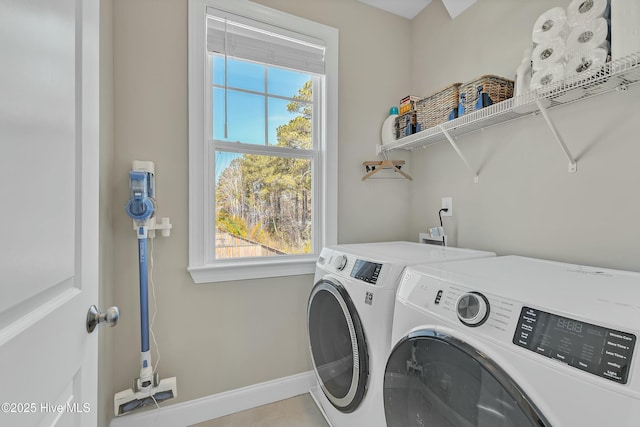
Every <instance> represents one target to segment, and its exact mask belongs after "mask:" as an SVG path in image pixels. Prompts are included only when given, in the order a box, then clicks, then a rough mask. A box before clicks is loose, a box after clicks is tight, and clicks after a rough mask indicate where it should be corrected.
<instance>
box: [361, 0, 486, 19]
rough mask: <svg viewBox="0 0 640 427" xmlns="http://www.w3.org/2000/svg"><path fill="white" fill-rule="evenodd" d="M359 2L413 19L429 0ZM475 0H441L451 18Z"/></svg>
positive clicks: (365, 0) (362, 0)
mask: <svg viewBox="0 0 640 427" xmlns="http://www.w3.org/2000/svg"><path fill="white" fill-rule="evenodd" d="M358 1H359V2H360V3H366V4H368V5H370V6H373V7H377V8H378V9H382V10H386V11H387V12H390V13H393V14H395V15H399V16H402V17H405V18H407V19H413V18H415V16H416V15H417V14H419V13H420V12H422V9H424V8H425V7H427V6H428V5H429V3H431V0H358ZM476 1H477V0H442V3H443V4H444V7H446V8H447V12H449V16H451V19H453V18H455V17H456V16H458V15H460V14H461V13H462V12H464V11H465V10H467V9H468V8H469V7H470V6H471V5H472V4H474V3H475V2H476Z"/></svg>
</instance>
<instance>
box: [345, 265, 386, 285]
mask: <svg viewBox="0 0 640 427" xmlns="http://www.w3.org/2000/svg"><path fill="white" fill-rule="evenodd" d="M381 269H382V264H377V263H375V262H370V261H364V260H361V259H357V260H356V263H355V265H354V266H353V269H352V270H351V277H354V278H356V279H359V280H363V281H365V282H367V283H371V284H374V285H375V284H376V282H377V281H378V275H379V274H380V270H381Z"/></svg>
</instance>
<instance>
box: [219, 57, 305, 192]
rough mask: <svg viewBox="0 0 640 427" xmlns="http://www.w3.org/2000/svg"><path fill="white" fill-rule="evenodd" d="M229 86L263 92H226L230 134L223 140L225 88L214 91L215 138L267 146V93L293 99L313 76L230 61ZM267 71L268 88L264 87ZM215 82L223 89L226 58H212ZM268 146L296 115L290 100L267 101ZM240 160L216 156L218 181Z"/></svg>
mask: <svg viewBox="0 0 640 427" xmlns="http://www.w3.org/2000/svg"><path fill="white" fill-rule="evenodd" d="M227 65H228V72H227V79H228V81H227V86H228V88H234V87H235V88H241V89H245V90H249V91H255V92H260V93H261V94H262V95H258V94H252V93H246V92H239V91H234V90H227V131H228V137H227V138H225V137H224V114H225V113H224V101H225V100H224V88H218V87H215V88H213V123H214V129H213V138H214V139H218V140H223V141H230V142H235V141H241V142H245V143H250V144H260V145H264V144H266V141H265V96H264V93H265V90H266V92H267V93H268V94H269V95H279V96H286V97H293V96H294V95H297V93H298V89H300V88H301V87H302V86H303V85H304V83H305V82H306V81H308V80H309V79H310V78H311V76H310V75H309V74H304V73H299V72H295V71H290V70H285V69H282V68H277V67H268V66H265V65H261V64H256V63H251V62H245V61H237V60H234V59H231V58H228V59H227ZM265 69H266V72H267V79H266V81H267V86H268V87H267V88H265ZM213 83H214V84H215V85H221V86H224V57H223V56H218V55H215V56H214V57H213ZM267 103H268V111H269V116H268V119H267V120H268V135H267V138H268V144H270V145H274V144H276V143H277V142H278V141H277V137H276V129H277V128H278V126H281V125H283V124H287V123H289V121H290V120H291V119H293V118H294V117H295V116H296V114H292V113H290V112H288V111H287V104H288V103H289V101H288V100H283V99H278V98H267ZM236 157H238V154H235V153H221V152H219V153H217V155H216V163H217V165H216V166H217V167H216V180H217V178H218V177H219V176H220V173H221V172H222V171H223V170H224V168H225V167H226V166H227V165H228V164H229V163H230V162H231V161H232V160H233V159H234V158H236Z"/></svg>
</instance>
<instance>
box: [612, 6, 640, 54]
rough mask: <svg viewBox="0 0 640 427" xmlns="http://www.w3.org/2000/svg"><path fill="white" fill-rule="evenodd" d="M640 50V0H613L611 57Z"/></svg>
mask: <svg viewBox="0 0 640 427" xmlns="http://www.w3.org/2000/svg"><path fill="white" fill-rule="evenodd" d="M638 52H640V1H629V0H611V59H613V60H616V59H620V58H624V57H625V56H628V55H631V54H634V53H638Z"/></svg>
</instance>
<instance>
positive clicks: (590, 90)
mask: <svg viewBox="0 0 640 427" xmlns="http://www.w3.org/2000/svg"><path fill="white" fill-rule="evenodd" d="M639 81H640V52H639V53H635V54H632V55H629V56H626V57H624V58H621V59H617V60H615V61H611V62H608V63H606V64H605V65H604V66H603V67H601V68H599V69H594V70H589V71H585V72H584V73H582V74H581V75H580V76H576V77H571V78H568V79H565V80H563V81H560V82H557V83H554V84H551V85H548V86H544V87H542V88H540V89H536V90H534V91H530V92H525V93H523V94H521V95H518V96H516V97H514V98H510V99H507V100H505V101H502V102H498V103H496V104H494V105H491V106H489V107H486V108H483V109H481V110H478V111H474V112H473V113H471V114H468V115H465V116H462V117H459V118H457V119H454V120H451V121H448V122H446V123H443V124H441V125H438V126H435V127H432V128H429V129H425V130H423V131H420V132H418V133H415V134H413V135H410V136H407V137H404V138H401V139H398V140H396V141H395V142H392V143H389V144H383V145H382V146H381V151H390V150H415V149H418V148H423V147H426V146H428V145H431V144H435V143H438V142H442V141H446V140H447V134H448V135H450V136H451V137H457V136H461V135H465V134H467V133H470V132H474V131H476V130H480V129H484V128H487V127H490V126H494V125H497V124H500V123H505V122H508V121H511V120H515V119H518V118H521V117H524V116H528V115H531V114H533V113H536V112H538V111H540V110H539V107H538V102H540V103H541V104H542V105H543V106H544V107H545V108H546V109H553V108H556V107H559V106H561V105H567V104H570V103H573V102H576V101H579V100H582V99H587V98H590V97H592V96H596V95H601V94H604V93H607V92H610V91H613V90H626V89H627V87H628V86H630V85H633V84H635V83H638V82H639Z"/></svg>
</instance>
